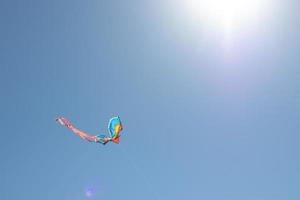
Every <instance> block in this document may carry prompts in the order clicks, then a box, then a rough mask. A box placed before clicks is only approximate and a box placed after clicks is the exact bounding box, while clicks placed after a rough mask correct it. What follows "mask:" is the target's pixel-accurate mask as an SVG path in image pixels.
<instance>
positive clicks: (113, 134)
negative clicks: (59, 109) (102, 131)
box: [56, 117, 123, 144]
mask: <svg viewBox="0 0 300 200" xmlns="http://www.w3.org/2000/svg"><path fill="white" fill-rule="evenodd" d="M56 122H57V123H59V124H60V125H62V126H66V127H67V128H68V129H70V130H71V131H73V132H74V133H75V134H77V135H79V136H80V137H81V138H82V139H84V140H85V141H88V142H96V143H101V144H106V143H107V142H109V141H111V142H114V143H116V144H118V143H119V138H120V132H121V131H122V129H123V127H122V123H121V120H120V117H113V118H111V119H110V120H109V123H108V131H109V136H106V135H96V136H91V135H88V134H86V133H84V132H82V131H80V130H78V129H76V128H75V127H74V126H73V125H72V124H71V123H70V122H69V121H68V120H67V119H66V118H64V117H58V118H56Z"/></svg>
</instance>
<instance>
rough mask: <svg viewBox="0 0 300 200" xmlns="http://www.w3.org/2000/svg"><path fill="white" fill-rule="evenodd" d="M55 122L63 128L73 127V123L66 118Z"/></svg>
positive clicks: (59, 118)
mask: <svg viewBox="0 0 300 200" xmlns="http://www.w3.org/2000/svg"><path fill="white" fill-rule="evenodd" d="M55 121H56V122H57V123H59V124H60V125H62V126H66V127H67V128H69V129H70V128H71V126H72V125H71V123H70V122H69V121H68V120H67V119H66V118H64V117H58V118H56V119H55Z"/></svg>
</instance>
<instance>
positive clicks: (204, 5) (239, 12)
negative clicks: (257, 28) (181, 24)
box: [184, 0, 267, 33]
mask: <svg viewBox="0 0 300 200" xmlns="http://www.w3.org/2000/svg"><path fill="white" fill-rule="evenodd" d="M266 1H267V0H186V1H184V3H185V7H186V11H187V12H188V15H189V16H190V17H191V18H192V19H193V20H196V21H197V22H201V23H202V24H203V23H205V24H207V25H209V26H210V27H214V28H218V29H222V31H225V32H227V33H230V32H232V31H234V30H235V29H237V28H241V27H242V26H245V25H247V24H249V23H253V22H256V21H258V20H260V19H261V18H262V17H263V12H264V11H265V7H266V3H267V2H266Z"/></svg>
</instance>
